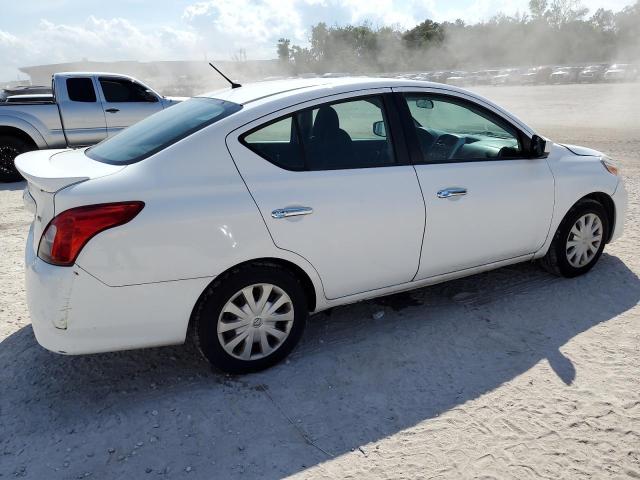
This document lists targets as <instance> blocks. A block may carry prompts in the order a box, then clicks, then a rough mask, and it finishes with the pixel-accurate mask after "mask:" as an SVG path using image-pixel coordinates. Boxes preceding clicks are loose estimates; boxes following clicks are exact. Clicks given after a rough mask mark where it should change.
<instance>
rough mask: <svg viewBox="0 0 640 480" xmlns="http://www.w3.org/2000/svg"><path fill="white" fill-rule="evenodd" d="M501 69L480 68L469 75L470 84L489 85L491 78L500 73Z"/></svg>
mask: <svg viewBox="0 0 640 480" xmlns="http://www.w3.org/2000/svg"><path fill="white" fill-rule="evenodd" d="M499 73H500V70H478V71H476V72H471V73H470V74H469V75H467V79H468V81H469V85H489V84H490V83H491V79H492V78H493V77H495V76H496V75H498V74H499Z"/></svg>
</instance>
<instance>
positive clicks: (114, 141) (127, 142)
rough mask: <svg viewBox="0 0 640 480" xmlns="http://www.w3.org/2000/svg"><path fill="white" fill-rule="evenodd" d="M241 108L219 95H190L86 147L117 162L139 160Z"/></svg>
mask: <svg viewBox="0 0 640 480" xmlns="http://www.w3.org/2000/svg"><path fill="white" fill-rule="evenodd" d="M241 108H242V105H238V104H237V103H232V102H226V101H224V100H218V99H216V98H191V99H189V100H187V101H184V102H181V103H178V104H177V105H174V106H172V107H169V108H167V109H165V110H162V111H160V112H158V113H156V114H154V115H151V116H150V117H147V118H145V119H144V120H142V121H140V122H138V123H136V124H134V125H132V126H130V127H129V128H126V129H124V130H123V131H122V132H120V133H118V134H117V135H115V136H114V137H111V138H108V139H106V140H104V141H102V142H100V143H99V144H97V145H95V146H93V147H91V148H89V149H87V150H86V155H87V156H88V157H89V158H92V159H94V160H98V161H99V162H104V163H111V164H114V165H128V164H130V163H135V162H139V161H140V160H143V159H145V158H147V157H149V156H151V155H153V154H154V153H157V152H159V151H160V150H163V149H165V148H167V147H168V146H169V145H172V144H174V143H176V142H177V141H178V140H181V139H183V138H185V137H187V136H189V135H191V134H192V133H194V132H197V131H198V130H201V129H203V128H204V127H206V126H208V125H211V124H213V123H215V122H217V121H218V120H221V119H223V118H225V117H228V116H229V115H231V114H233V113H235V112H237V111H238V110H240V109H241Z"/></svg>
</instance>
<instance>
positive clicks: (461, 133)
mask: <svg viewBox="0 0 640 480" xmlns="http://www.w3.org/2000/svg"><path fill="white" fill-rule="evenodd" d="M404 99H405V101H406V103H407V106H408V107H409V112H410V114H411V117H412V119H411V120H412V122H413V125H414V127H415V133H416V137H417V140H418V144H419V146H420V151H421V153H422V157H423V161H424V162H425V163H442V162H459V161H473V160H494V159H502V158H519V157H522V147H521V145H520V141H519V140H518V132H517V130H516V129H515V128H513V127H512V126H511V125H509V124H508V123H507V122H505V121H503V120H502V119H500V118H498V117H496V116H494V115H493V114H491V113H490V112H488V111H485V110H484V109H482V108H481V107H478V106H474V105H472V104H471V103H469V102H464V101H462V100H457V99H454V98H451V97H443V96H439V95H428V94H411V93H410V94H405V95H404Z"/></svg>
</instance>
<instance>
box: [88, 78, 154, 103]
mask: <svg viewBox="0 0 640 480" xmlns="http://www.w3.org/2000/svg"><path fill="white" fill-rule="evenodd" d="M100 86H101V87H102V93H104V98H105V100H106V101H107V102H109V103H112V102H113V103H119V102H157V101H158V98H157V97H156V96H155V95H154V94H153V93H151V92H149V91H148V90H147V89H146V87H144V86H142V85H140V84H139V83H136V82H133V81H131V80H128V79H124V78H100Z"/></svg>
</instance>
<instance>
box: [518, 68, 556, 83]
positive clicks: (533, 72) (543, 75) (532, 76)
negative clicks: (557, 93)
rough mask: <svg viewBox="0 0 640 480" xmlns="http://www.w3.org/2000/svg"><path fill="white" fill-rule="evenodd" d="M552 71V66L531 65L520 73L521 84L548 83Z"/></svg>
mask: <svg viewBox="0 0 640 480" xmlns="http://www.w3.org/2000/svg"><path fill="white" fill-rule="evenodd" d="M551 72H553V67H531V68H530V69H529V70H527V71H525V72H522V73H521V74H520V84H521V85H539V84H541V83H549V76H550V75H551Z"/></svg>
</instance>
